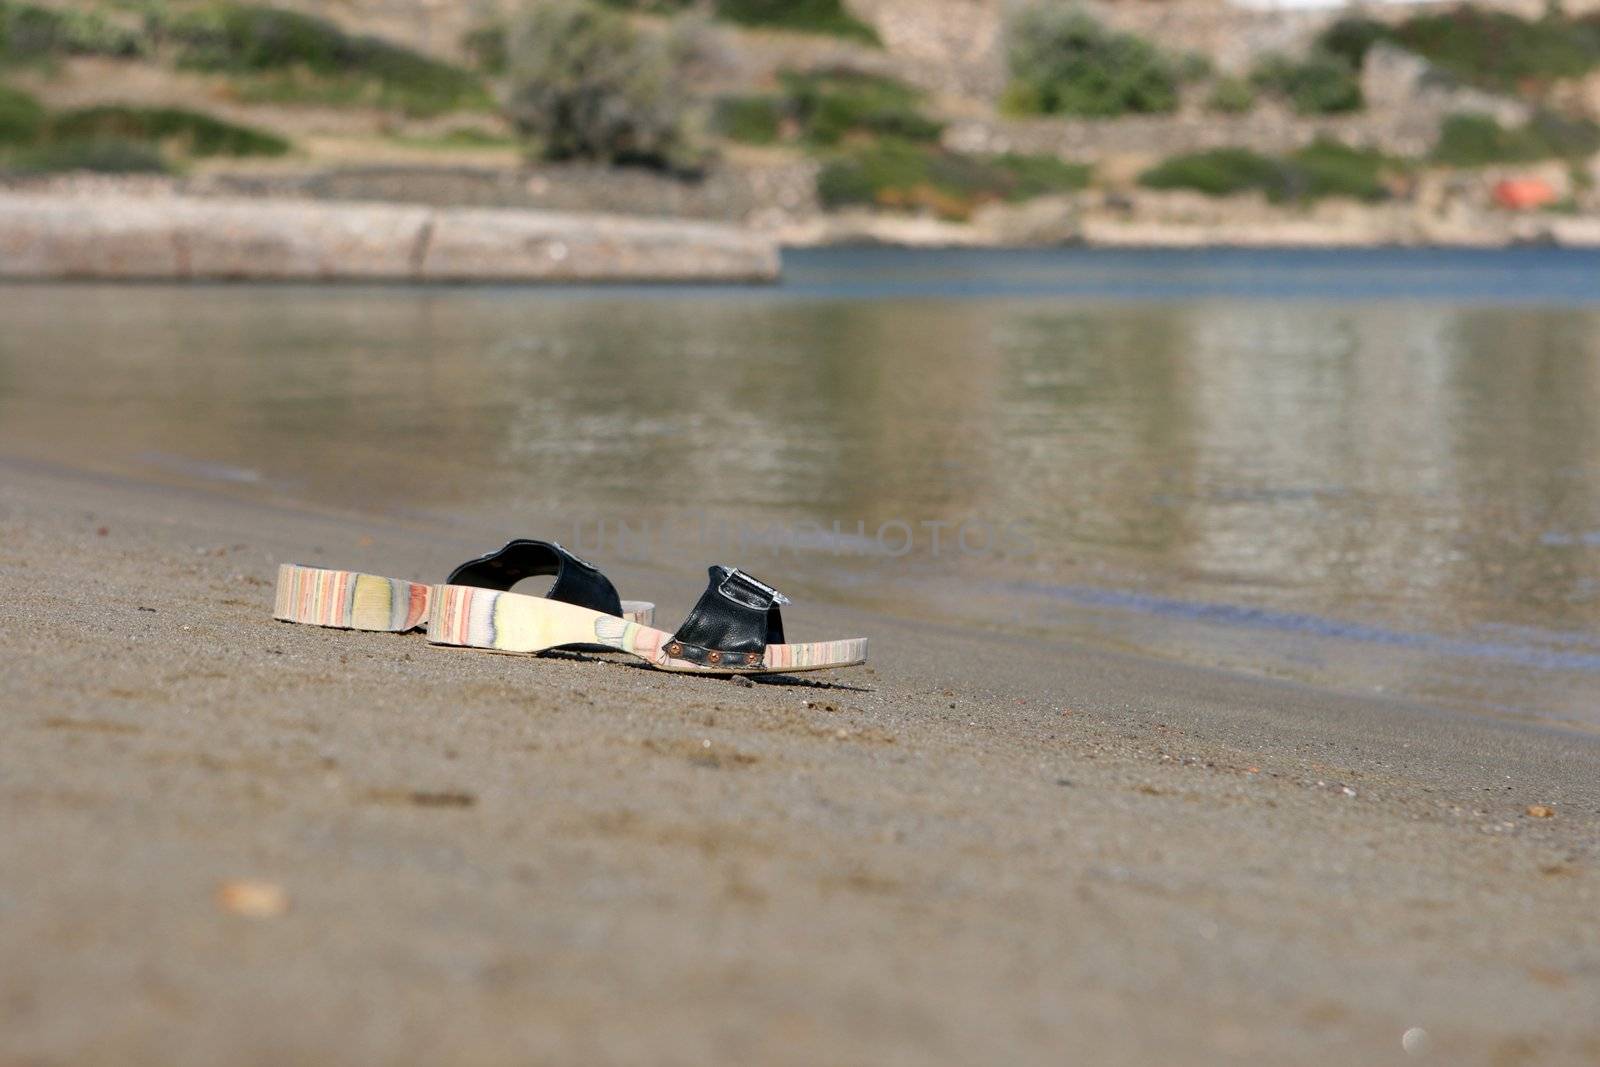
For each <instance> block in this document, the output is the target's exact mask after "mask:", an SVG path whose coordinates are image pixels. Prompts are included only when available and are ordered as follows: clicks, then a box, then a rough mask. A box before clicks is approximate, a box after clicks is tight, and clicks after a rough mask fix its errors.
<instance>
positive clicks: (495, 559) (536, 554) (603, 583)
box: [445, 538, 622, 615]
mask: <svg viewBox="0 0 1600 1067" xmlns="http://www.w3.org/2000/svg"><path fill="white" fill-rule="evenodd" d="M541 574H553V575H555V576H556V580H555V582H554V583H553V584H552V585H551V586H550V590H549V592H547V593H545V596H546V597H547V598H548V599H550V600H559V601H562V602H563V603H566V604H576V605H578V606H579V607H583V608H588V609H590V610H591V611H603V612H605V613H606V614H607V615H621V614H622V599H621V598H620V597H618V596H617V590H616V587H615V586H613V585H612V584H611V582H610V580H609V579H608V578H606V576H605V575H603V574H601V573H600V571H599V568H597V567H596V566H595V565H594V564H592V563H589V562H587V561H586V560H582V559H579V558H578V557H577V556H574V555H573V554H572V553H571V552H568V551H567V550H566V549H564V548H562V547H561V546H560V545H559V544H556V543H555V542H554V541H530V540H527V539H526V538H518V539H517V540H515V541H507V542H506V545H505V547H504V548H502V549H500V550H499V551H497V552H491V553H489V554H488V555H487V556H479V557H478V558H477V559H469V560H468V561H467V562H465V563H463V564H462V565H461V566H459V567H457V568H456V569H455V570H453V571H451V572H450V577H449V578H447V579H445V584H446V585H470V586H474V587H475V588H478V589H501V590H506V589H510V588H511V587H512V586H514V585H516V584H517V583H518V582H520V581H522V580H523V579H524V578H532V577H534V576H536V575H541Z"/></svg>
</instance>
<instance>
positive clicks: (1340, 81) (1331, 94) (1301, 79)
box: [1250, 50, 1366, 115]
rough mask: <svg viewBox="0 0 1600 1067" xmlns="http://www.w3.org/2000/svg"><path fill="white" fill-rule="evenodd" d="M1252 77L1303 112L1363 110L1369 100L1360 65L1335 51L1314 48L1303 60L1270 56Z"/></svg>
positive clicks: (1266, 89)
mask: <svg viewBox="0 0 1600 1067" xmlns="http://www.w3.org/2000/svg"><path fill="white" fill-rule="evenodd" d="M1250 79H1251V81H1252V82H1254V83H1255V85H1256V86H1257V87H1258V88H1260V89H1262V90H1264V91H1266V92H1270V93H1272V94H1274V95H1276V96H1280V97H1282V98H1283V99H1285V100H1287V101H1288V102H1289V105H1290V106H1291V107H1293V108H1294V110H1295V111H1296V112H1297V113H1299V114H1301V115H1332V114H1337V113H1339V112H1343V111H1359V110H1360V109H1361V108H1362V107H1363V106H1364V105H1365V103H1366V101H1365V100H1364V99H1363V98H1362V96H1361V80H1360V78H1359V76H1358V75H1357V73H1356V68H1355V67H1352V66H1351V65H1350V63H1349V62H1348V61H1347V60H1345V59H1343V58H1342V57H1340V56H1336V55H1334V54H1332V53H1331V52H1321V51H1315V50H1313V51H1312V52H1311V54H1309V55H1308V56H1306V58H1305V59H1302V60H1299V61H1296V60H1293V59H1290V58H1288V57H1287V56H1268V57H1266V58H1265V59H1263V60H1262V61H1261V62H1260V63H1259V64H1258V65H1257V66H1256V69H1255V70H1254V71H1253V72H1252V73H1251V76H1250Z"/></svg>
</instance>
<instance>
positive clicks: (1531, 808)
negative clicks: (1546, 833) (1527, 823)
mask: <svg viewBox="0 0 1600 1067" xmlns="http://www.w3.org/2000/svg"><path fill="white" fill-rule="evenodd" d="M1528 817H1529V818H1532V819H1553V818H1555V817H1556V809H1555V808H1551V807H1547V806H1545V805H1543V804H1529V805H1528Z"/></svg>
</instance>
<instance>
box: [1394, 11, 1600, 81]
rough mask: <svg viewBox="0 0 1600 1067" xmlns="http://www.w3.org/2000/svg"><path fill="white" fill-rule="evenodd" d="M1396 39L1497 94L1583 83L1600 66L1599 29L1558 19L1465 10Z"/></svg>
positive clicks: (1419, 20)
mask: <svg viewBox="0 0 1600 1067" xmlns="http://www.w3.org/2000/svg"><path fill="white" fill-rule="evenodd" d="M1394 38H1395V40H1396V41H1397V42H1398V43H1399V44H1400V45H1401V46H1402V47H1404V48H1408V49H1410V50H1411V51H1413V52H1416V53H1417V54H1418V55H1421V56H1423V57H1424V58H1426V59H1427V60H1428V61H1429V62H1431V63H1432V64H1434V65H1435V66H1437V67H1439V68H1440V69H1441V70H1444V71H1447V72H1449V73H1450V74H1453V75H1454V76H1456V77H1457V78H1459V79H1461V80H1462V81H1464V82H1467V83H1469V84H1472V85H1478V86H1482V87H1483V88H1486V89H1491V90H1494V91H1497V92H1514V91H1517V90H1520V89H1523V88H1525V87H1528V86H1529V85H1540V84H1544V83H1547V82H1550V81H1552V80H1554V79H1556V78H1572V77H1579V76H1581V75H1583V74H1586V73H1587V72H1588V71H1590V70H1591V69H1593V68H1594V67H1595V66H1597V65H1600V23H1597V22H1596V21H1595V20H1593V19H1568V18H1564V17H1562V16H1560V15H1555V14H1552V15H1549V16H1546V17H1544V18H1541V19H1538V20H1537V21H1532V22H1530V21H1528V20H1526V19H1521V18H1518V17H1517V16H1515V15H1511V14H1507V13H1505V12H1500V11H1485V10H1481V9H1479V8H1475V7H1472V6H1463V7H1459V8H1456V9H1455V10H1453V11H1445V12H1440V13H1438V14H1424V15H1417V16H1415V17H1413V18H1410V19H1407V20H1406V21H1405V22H1403V23H1401V24H1400V25H1399V26H1396V27H1395V29H1394Z"/></svg>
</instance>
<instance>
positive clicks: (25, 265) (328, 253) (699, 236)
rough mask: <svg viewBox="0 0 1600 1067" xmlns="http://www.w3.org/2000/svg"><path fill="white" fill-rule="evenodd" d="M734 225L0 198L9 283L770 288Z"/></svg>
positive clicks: (760, 252) (512, 213)
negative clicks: (697, 284) (737, 284)
mask: <svg viewBox="0 0 1600 1067" xmlns="http://www.w3.org/2000/svg"><path fill="white" fill-rule="evenodd" d="M778 272H779V256H778V249H777V245H776V243H775V242H773V241H772V240H771V239H770V238H767V237H764V236H761V235H759V234H756V233H753V232H750V231H747V230H741V229H738V228H735V227H731V226H725V225H718V224H714V223H704V222H682V221H667V220H657V219H636V218H622V217H616V216H609V215H580V214H565V213H554V212H537V211H523V210H494V209H476V208H446V207H431V206H427V205H413V204H392V203H390V204H385V203H331V202H318V201H311V200H299V201H296V200H243V199H231V198H197V197H186V196H131V195H123V194H119V193H101V194H98V195H93V196H72V195H62V194H52V193H20V192H10V193H6V194H0V278H8V279H41V280H62V279H101V280H163V281H165V280H181V281H221V280H238V281H357V282H563V283H577V282H673V281H693V282H770V281H774V280H776V279H777V277H778Z"/></svg>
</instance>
